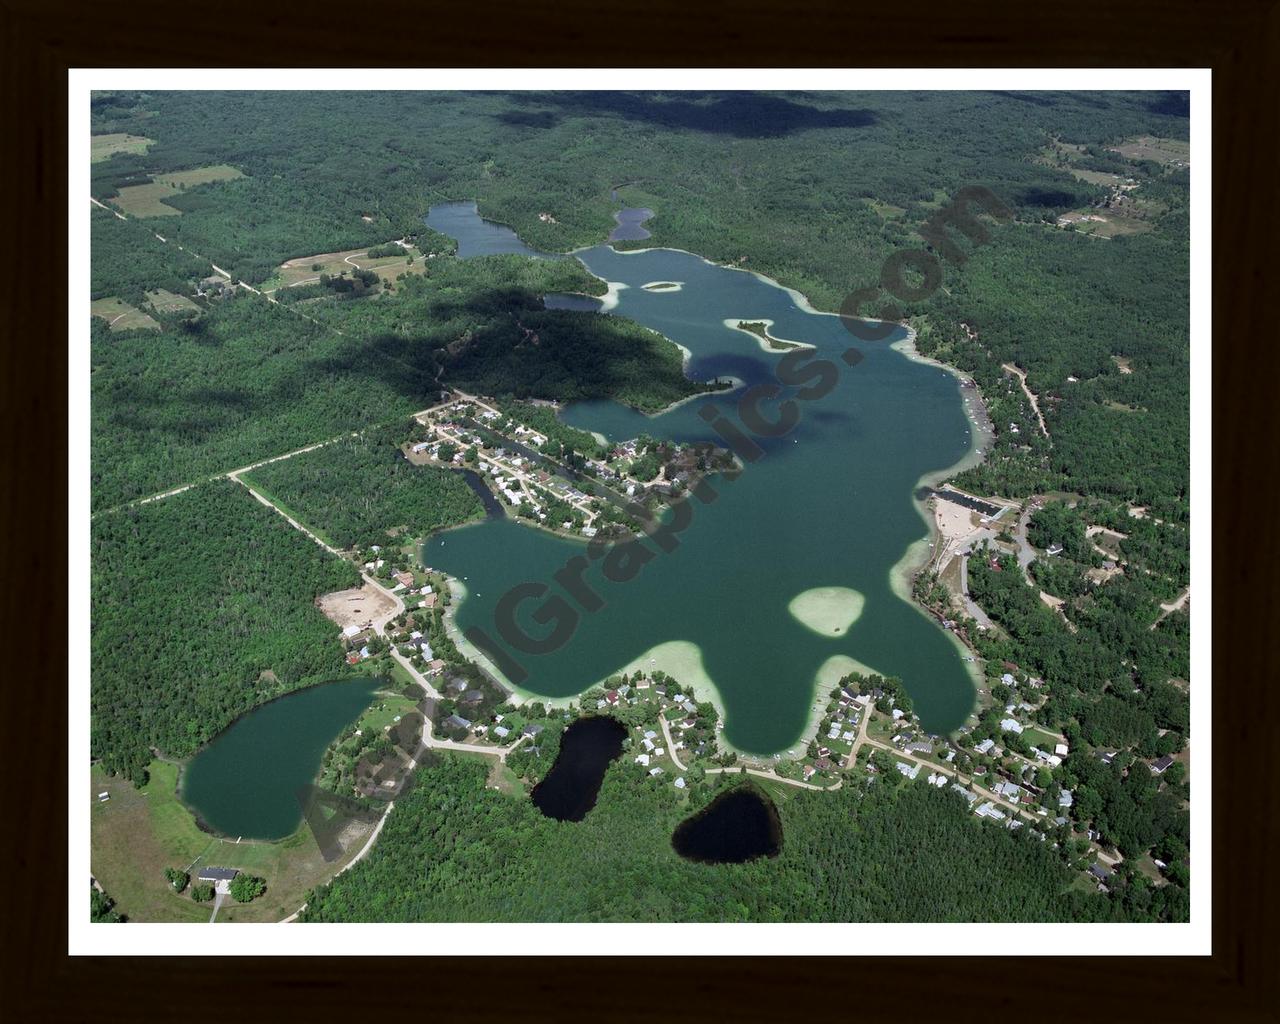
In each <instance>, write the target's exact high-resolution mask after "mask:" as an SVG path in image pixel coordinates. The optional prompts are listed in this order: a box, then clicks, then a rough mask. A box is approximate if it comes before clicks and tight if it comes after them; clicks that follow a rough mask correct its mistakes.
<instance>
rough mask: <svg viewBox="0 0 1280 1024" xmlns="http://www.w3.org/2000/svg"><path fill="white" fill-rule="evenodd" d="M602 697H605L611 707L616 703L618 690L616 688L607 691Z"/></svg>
mask: <svg viewBox="0 0 1280 1024" xmlns="http://www.w3.org/2000/svg"><path fill="white" fill-rule="evenodd" d="M604 699H605V701H607V702H608V704H609V705H610V706H611V707H612V706H614V705H616V704H617V703H618V691H617V690H610V691H609V692H608V693H606V694H605V695H604Z"/></svg>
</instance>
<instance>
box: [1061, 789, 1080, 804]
mask: <svg viewBox="0 0 1280 1024" xmlns="http://www.w3.org/2000/svg"><path fill="white" fill-rule="evenodd" d="M1075 800H1076V798H1075V794H1074V793H1072V792H1071V790H1069V789H1064V790H1063V791H1062V792H1061V793H1059V794H1058V806H1059V807H1070V806H1071V805H1072V804H1073V803H1075Z"/></svg>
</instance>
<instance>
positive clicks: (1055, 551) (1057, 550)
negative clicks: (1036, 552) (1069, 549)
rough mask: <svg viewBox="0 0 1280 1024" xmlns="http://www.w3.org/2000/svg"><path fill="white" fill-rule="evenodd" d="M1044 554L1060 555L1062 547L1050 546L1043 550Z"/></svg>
mask: <svg viewBox="0 0 1280 1024" xmlns="http://www.w3.org/2000/svg"><path fill="white" fill-rule="evenodd" d="M1044 553H1045V554H1046V555H1060V554H1062V545H1061V544H1050V545H1049V546H1048V547H1047V548H1045V549H1044Z"/></svg>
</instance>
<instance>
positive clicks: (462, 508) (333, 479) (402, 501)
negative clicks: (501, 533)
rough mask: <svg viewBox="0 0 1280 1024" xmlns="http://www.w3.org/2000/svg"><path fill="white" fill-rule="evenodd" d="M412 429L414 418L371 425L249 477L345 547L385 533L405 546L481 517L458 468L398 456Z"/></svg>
mask: <svg viewBox="0 0 1280 1024" xmlns="http://www.w3.org/2000/svg"><path fill="white" fill-rule="evenodd" d="M410 430H411V424H410V423H395V424H389V425H387V426H384V427H373V428H370V429H369V430H365V431H363V432H362V433H361V435H360V436H359V437H350V438H343V439H342V440H340V441H336V442H334V443H333V444H330V445H326V446H325V447H323V448H317V449H316V450H315V451H312V452H306V453H305V454H303V455H297V456H294V457H293V458H292V459H285V460H283V461H281V462H273V463H270V464H269V465H266V466H260V467H259V468H258V469H255V470H254V471H253V473H252V474H248V475H246V476H245V478H244V479H245V482H246V483H250V484H252V485H253V486H254V487H255V488H256V489H259V490H262V491H264V492H265V493H266V494H268V495H270V496H271V497H272V499H274V500H276V501H278V502H280V503H282V504H283V505H284V506H286V507H287V508H288V509H289V510H290V511H291V512H292V513H293V514H294V515H296V516H299V517H301V519H302V520H303V521H304V522H306V523H307V525H308V526H310V527H311V528H312V529H315V530H319V531H320V532H321V533H323V534H324V536H325V537H327V538H328V539H329V541H330V542H331V543H333V544H335V545H337V546H338V547H340V548H355V547H358V548H361V549H363V548H367V547H369V546H371V545H373V544H387V543H389V542H390V540H391V535H390V534H388V530H395V531H396V536H397V537H399V541H398V543H404V541H405V540H406V539H408V538H422V537H425V536H426V535H427V534H428V533H430V532H431V531H433V530H438V529H440V528H441V527H444V526H456V525H457V524H459V523H465V522H466V521H467V520H469V519H475V518H477V517H479V516H481V515H483V514H484V508H483V506H482V505H481V504H480V499H479V498H478V497H476V494H475V492H474V491H473V490H472V489H471V488H470V487H469V486H468V485H467V483H466V481H465V480H463V479H462V477H461V476H460V475H459V474H458V473H455V472H452V471H451V470H447V469H439V468H436V467H432V466H415V465H413V464H412V463H410V462H409V461H408V460H407V459H406V458H405V457H404V456H403V455H402V454H401V453H400V449H399V445H400V444H401V443H403V441H404V440H405V439H406V438H407V437H408V436H409V434H410Z"/></svg>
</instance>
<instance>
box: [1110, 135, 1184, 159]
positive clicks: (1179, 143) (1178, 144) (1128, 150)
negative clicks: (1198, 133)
mask: <svg viewBox="0 0 1280 1024" xmlns="http://www.w3.org/2000/svg"><path fill="white" fill-rule="evenodd" d="M1112 149H1114V150H1115V152H1117V153H1119V154H1120V155H1121V156H1123V157H1125V158H1126V159H1129V160H1154V161H1155V162H1156V163H1160V164H1166V165H1167V164H1173V163H1183V164H1188V165H1189V164H1190V163H1191V143H1190V142H1185V141H1183V140H1181V139H1159V138H1156V137H1155V136H1153V135H1142V136H1139V137H1138V138H1136V139H1130V140H1129V141H1128V142H1125V143H1122V144H1121V145H1119V146H1113V147H1112Z"/></svg>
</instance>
